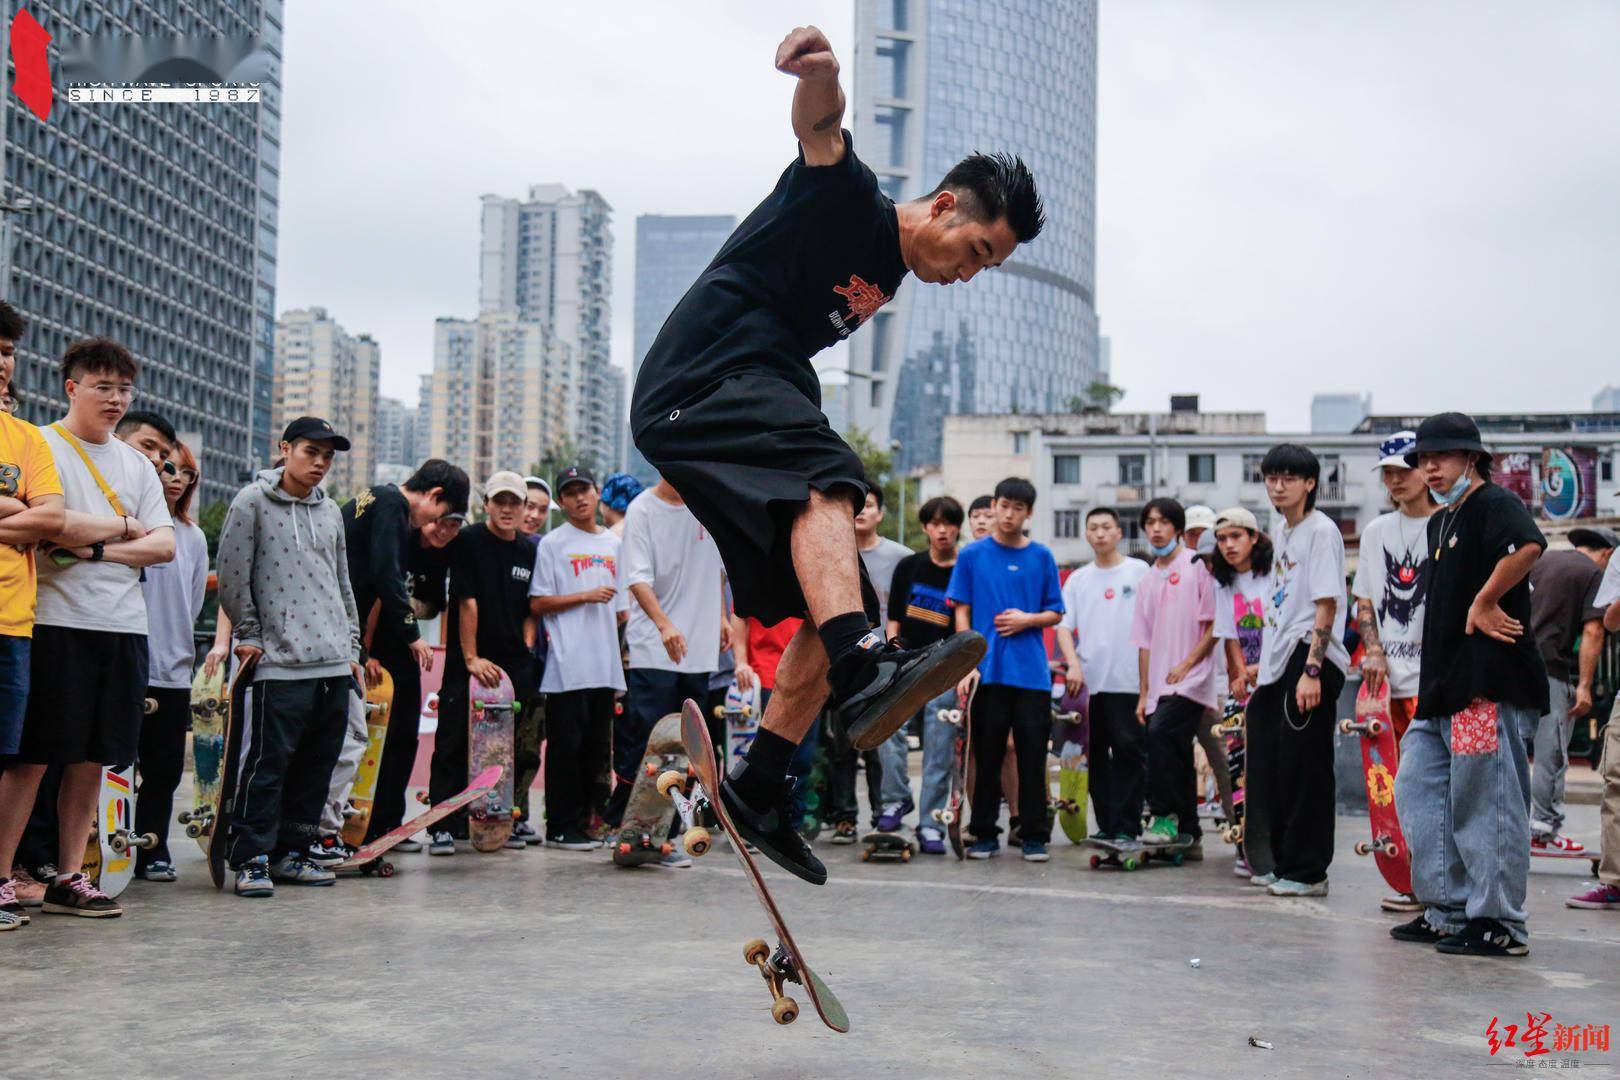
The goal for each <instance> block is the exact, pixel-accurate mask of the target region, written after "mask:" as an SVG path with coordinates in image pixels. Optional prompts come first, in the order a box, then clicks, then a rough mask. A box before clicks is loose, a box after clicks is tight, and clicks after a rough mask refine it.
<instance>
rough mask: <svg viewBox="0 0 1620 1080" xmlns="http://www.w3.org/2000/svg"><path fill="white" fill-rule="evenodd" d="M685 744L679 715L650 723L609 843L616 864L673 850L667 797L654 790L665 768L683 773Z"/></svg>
mask: <svg viewBox="0 0 1620 1080" xmlns="http://www.w3.org/2000/svg"><path fill="white" fill-rule="evenodd" d="M687 768H688V766H687V761H686V744H685V743H684V742H682V741H681V718H680V715H679V714H678V713H670V714H669V715H668V716H666V717H664V718H663V719H662V720H660V721H658V723H656V724H654V725H653V729H652V734H651V735H649V736H647V752H646V754H645V756H643V757H642V759H641V770H640V771H639V772H637V773H636V781H635V784H634V786H632V787H631V788H630V799H629V801H628V802H626V803H625V805H624V818H623V821H622V822H621V823H620V826H619V833H618V836H617V838H616V839H615V840H614V843H613V861H614V862H615V863H617V864H618V865H620V866H641V865H642V864H644V863H653V862H657V861H658V860H660V859H662V858H663V857H664V856H665V855H668V854H669V853H670V852H671V851H673V850H675V849H674V846H673V845H672V844H670V842H669V827H670V826H671V825H673V824H674V822H675V815H674V814H673V813H672V812H671V811H670V805H669V799H668V798H667V797H666V796H664V795H662V794H660V793H659V791H658V778H659V777H660V776H662V775H664V774H665V773H667V772H674V773H679V774H680V775H681V776H686V775H687Z"/></svg>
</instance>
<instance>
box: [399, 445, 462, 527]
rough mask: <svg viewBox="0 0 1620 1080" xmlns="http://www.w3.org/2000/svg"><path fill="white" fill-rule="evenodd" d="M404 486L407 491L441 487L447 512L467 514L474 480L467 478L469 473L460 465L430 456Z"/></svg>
mask: <svg viewBox="0 0 1620 1080" xmlns="http://www.w3.org/2000/svg"><path fill="white" fill-rule="evenodd" d="M404 488H405V490H406V491H416V492H429V491H432V490H433V489H434V488H439V489H440V491H439V498H440V500H441V501H443V503H444V504H445V508H446V512H447V513H451V514H465V513H466V512H467V496H468V493H469V492H470V491H471V489H472V482H471V481H469V480H468V479H467V474H466V473H465V472H464V471H463V470H462V469H461V468H460V467H458V466H455V465H452V464H450V463H449V462H448V461H445V460H443V459H442V458H428V459H427V460H426V461H424V462H422V466H421V468H419V469H417V470H416V471H415V472H414V473H412V474H411V478H410V479H409V480H407V481H405V484H404Z"/></svg>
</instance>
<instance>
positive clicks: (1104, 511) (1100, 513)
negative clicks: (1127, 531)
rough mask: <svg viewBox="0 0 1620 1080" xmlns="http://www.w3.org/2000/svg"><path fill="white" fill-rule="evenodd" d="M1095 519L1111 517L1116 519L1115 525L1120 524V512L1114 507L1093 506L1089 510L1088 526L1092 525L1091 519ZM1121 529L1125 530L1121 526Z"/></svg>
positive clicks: (1087, 516)
mask: <svg viewBox="0 0 1620 1080" xmlns="http://www.w3.org/2000/svg"><path fill="white" fill-rule="evenodd" d="M1094 517H1111V518H1113V519H1114V524H1115V525H1119V524H1120V521H1119V511H1118V510H1115V509H1114V508H1113V507H1112V506H1093V507H1092V508H1091V509H1090V510H1087V511H1086V524H1087V525H1090V524H1091V519H1092V518H1094ZM1121 528H1123V526H1121Z"/></svg>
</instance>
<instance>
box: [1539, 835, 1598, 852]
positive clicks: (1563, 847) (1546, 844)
mask: <svg viewBox="0 0 1620 1080" xmlns="http://www.w3.org/2000/svg"><path fill="white" fill-rule="evenodd" d="M1530 850H1531V851H1556V852H1559V853H1560V854H1564V855H1579V854H1581V853H1582V852H1584V851H1585V850H1586V845H1585V844H1583V843H1581V842H1580V841H1579V840H1572V839H1570V838H1569V837H1567V836H1559V835H1558V834H1556V833H1555V834H1553V835H1552V836H1539V835H1533V836H1531V837H1530Z"/></svg>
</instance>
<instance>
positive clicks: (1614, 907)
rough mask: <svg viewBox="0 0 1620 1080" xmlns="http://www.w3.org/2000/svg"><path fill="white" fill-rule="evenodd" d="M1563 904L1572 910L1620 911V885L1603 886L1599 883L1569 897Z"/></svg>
mask: <svg viewBox="0 0 1620 1080" xmlns="http://www.w3.org/2000/svg"><path fill="white" fill-rule="evenodd" d="M1564 903H1565V904H1567V905H1569V906H1570V907H1573V908H1590V909H1592V910H1594V911H1620V885H1604V884H1603V883H1602V882H1599V883H1598V884H1596V885H1594V886H1592V888H1590V889H1588V890H1587V891H1586V892H1583V893H1581V894H1580V895H1579V896H1572V897H1570V898H1569V899H1568V900H1565V901H1564Z"/></svg>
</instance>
